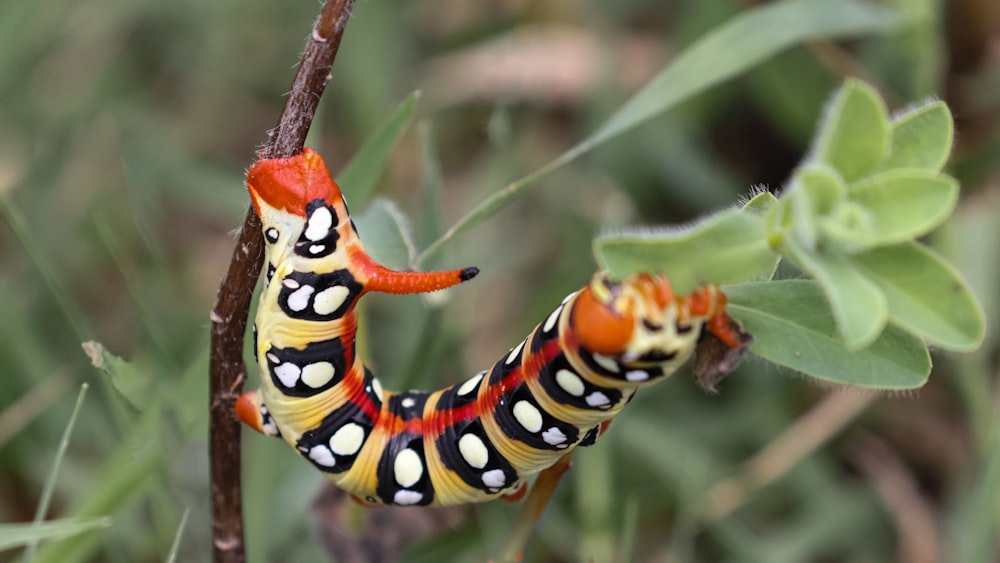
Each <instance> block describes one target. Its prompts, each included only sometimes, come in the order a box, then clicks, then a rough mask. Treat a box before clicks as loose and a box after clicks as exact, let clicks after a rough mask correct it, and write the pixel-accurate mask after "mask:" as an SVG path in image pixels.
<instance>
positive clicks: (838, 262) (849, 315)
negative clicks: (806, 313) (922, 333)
mask: <svg viewBox="0 0 1000 563" xmlns="http://www.w3.org/2000/svg"><path fill="white" fill-rule="evenodd" d="M785 249H786V250H787V252H788V256H789V258H791V259H792V260H794V261H795V263H796V264H798V266H799V267H800V268H802V269H803V270H805V272H806V273H808V274H809V275H810V276H812V277H813V278H814V279H815V280H816V281H817V282H819V285H820V287H822V288H823V293H825V294H826V297H827V300H828V301H829V302H830V308H831V309H832V310H833V316H834V318H835V319H836V320H837V327H838V328H839V330H840V334H841V336H842V337H843V339H844V343H845V344H846V346H847V347H848V348H850V349H852V350H860V349H861V348H864V347H865V346H868V345H869V344H871V343H872V342H873V341H874V340H875V339H876V338H877V337H878V335H879V333H880V332H882V329H883V328H885V324H886V322H887V321H888V319H889V308H888V306H887V305H886V299H885V296H884V295H883V294H882V291H881V290H880V289H879V288H878V286H877V285H875V284H874V283H873V282H872V281H871V280H869V279H868V278H866V277H865V276H864V275H863V274H861V273H860V272H858V270H856V269H855V268H854V267H853V265H852V264H851V263H850V262H848V261H847V259H846V258H844V257H842V256H839V255H831V254H823V253H819V252H808V251H805V250H803V249H802V248H800V247H799V246H798V245H797V244H795V243H794V242H792V241H788V244H787V245H786V247H785Z"/></svg>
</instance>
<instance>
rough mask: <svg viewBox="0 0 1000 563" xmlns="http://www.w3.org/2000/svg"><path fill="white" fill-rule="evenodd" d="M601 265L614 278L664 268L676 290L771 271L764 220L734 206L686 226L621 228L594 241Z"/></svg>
mask: <svg viewBox="0 0 1000 563" xmlns="http://www.w3.org/2000/svg"><path fill="white" fill-rule="evenodd" d="M594 256H595V257H596V258H597V263H598V264H599V265H600V266H601V268H604V269H606V270H608V271H609V272H611V274H612V275H613V276H615V277H620V278H621V277H626V276H628V275H631V274H634V273H636V272H666V273H667V274H668V275H669V276H670V282H671V285H673V287H674V290H675V291H677V292H678V293H686V292H689V291H692V290H694V289H695V288H697V287H698V286H699V285H701V284H702V283H706V282H709V283H736V282H741V281H748V280H753V279H760V278H761V277H762V276H763V275H766V274H767V273H770V272H773V271H774V267H775V264H776V263H777V261H778V256H777V255H776V254H774V253H773V252H771V250H770V248H768V246H767V233H766V229H765V227H764V220H763V219H762V218H761V217H759V216H757V215H753V214H750V213H740V212H739V211H738V210H735V209H731V210H729V211H724V212H722V213H719V214H717V215H713V216H711V217H708V218H707V219H705V220H703V221H701V222H699V223H696V224H695V225H694V226H692V227H690V228H686V229H674V230H660V231H646V232H623V233H615V234H609V235H603V236H600V237H598V238H597V239H595V240H594Z"/></svg>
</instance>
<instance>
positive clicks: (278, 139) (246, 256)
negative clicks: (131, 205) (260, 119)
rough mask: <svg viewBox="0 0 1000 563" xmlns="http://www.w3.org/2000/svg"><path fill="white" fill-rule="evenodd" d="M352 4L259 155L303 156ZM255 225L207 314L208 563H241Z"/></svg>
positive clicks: (250, 224)
mask: <svg viewBox="0 0 1000 563" xmlns="http://www.w3.org/2000/svg"><path fill="white" fill-rule="evenodd" d="M353 4H354V1H353V0H327V1H326V3H325V4H324V5H323V11H322V13H321V14H320V17H319V20H318V21H317V22H316V26H315V27H314V28H313V32H312V36H311V37H310V39H309V44H308V45H307V46H306V51H305V54H304V55H303V56H302V62H301V63H300V64H299V70H298V72H297V73H296V75H295V79H294V80H293V82H292V88H291V91H290V92H289V94H288V98H287V99H286V100H285V106H284V108H283V109H282V111H281V117H280V118H279V119H278V125H277V127H275V128H274V129H273V130H272V131H271V132H270V133H269V135H270V142H269V143H268V146H267V148H266V149H265V151H264V153H263V154H266V155H267V156H268V157H270V158H280V157H287V156H292V155H295V154H298V153H299V152H301V151H302V146H303V144H304V143H305V138H306V134H307V133H308V132H309V126H310V124H311V123H312V119H313V116H314V115H315V114H316V107H317V106H318V105H319V100H320V97H321V96H322V95H323V91H324V89H325V88H326V84H327V82H329V80H330V68H331V66H332V65H333V60H334V58H335V57H336V56H337V49H338V48H339V47H340V39H341V37H343V34H344V29H345V28H346V26H347V20H348V19H349V18H350V14H351V8H352V7H353ZM260 229H261V226H260V220H259V219H258V217H257V215H256V214H255V213H254V211H253V208H250V209H248V210H247V215H246V219H245V220H244V222H243V229H242V230H241V231H240V236H239V240H238V241H237V243H236V249H235V251H234V252H233V257H232V260H231V262H230V263H229V269H228V270H227V271H226V276H225V277H224V278H223V279H222V283H221V285H220V286H219V293H218V295H217V296H216V301H215V307H214V308H213V309H212V313H211V320H212V344H211V346H212V347H211V357H210V360H209V386H210V403H209V448H210V453H209V455H210V462H211V482H212V510H213V513H212V517H213V546H214V557H213V559H214V561H216V562H217V563H222V562H227V563H228V562H242V561H244V560H245V559H246V553H245V551H244V543H243V503H242V499H241V492H240V428H239V423H238V422H237V421H236V419H235V417H234V416H233V403H234V401H235V400H236V397H237V396H239V394H240V391H241V390H242V387H243V381H244V379H245V375H246V366H245V365H244V364H243V336H244V334H245V333H246V328H247V314H248V312H249V310H250V298H251V296H252V295H253V289H254V285H256V283H257V276H258V275H259V274H260V268H261V265H262V263H263V253H262V251H261V232H260Z"/></svg>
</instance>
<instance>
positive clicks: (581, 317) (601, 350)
mask: <svg viewBox="0 0 1000 563" xmlns="http://www.w3.org/2000/svg"><path fill="white" fill-rule="evenodd" d="M572 314H573V319H574V325H575V328H576V334H577V336H578V337H579V339H580V344H582V345H583V346H584V347H585V348H586V349H588V350H590V351H591V352H594V353H597V354H604V355H607V356H612V355H617V354H620V353H622V351H624V350H625V345H626V344H628V341H629V340H630V339H631V338H632V330H633V329H634V328H635V319H634V318H633V317H632V315H631V314H629V313H619V312H617V311H613V310H612V309H611V307H608V306H607V305H605V304H604V303H601V302H600V301H598V300H597V298H595V297H594V294H593V293H592V292H591V289H590V287H585V288H583V289H582V290H581V291H580V294H579V296H577V298H576V302H575V304H574V305H573V312H572Z"/></svg>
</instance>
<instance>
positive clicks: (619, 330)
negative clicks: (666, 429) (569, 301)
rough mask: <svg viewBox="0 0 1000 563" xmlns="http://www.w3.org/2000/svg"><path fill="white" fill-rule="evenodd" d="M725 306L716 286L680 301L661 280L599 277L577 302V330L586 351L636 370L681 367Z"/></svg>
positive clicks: (652, 276) (644, 276) (645, 275)
mask: <svg viewBox="0 0 1000 563" xmlns="http://www.w3.org/2000/svg"><path fill="white" fill-rule="evenodd" d="M724 305H725V296H724V295H723V294H722V292H720V291H719V290H718V288H717V287H715V286H704V287H702V288H701V289H698V290H696V291H695V292H692V293H691V294H690V295H687V296H682V297H676V296H675V295H674V292H673V289H672V288H671V286H670V281H669V280H668V279H667V277H666V276H665V275H662V274H648V273H641V274H634V275H632V276H629V277H628V278H626V279H624V280H621V281H616V280H613V279H611V278H610V277H609V276H608V275H607V273H605V272H598V273H597V274H596V275H595V276H594V277H593V279H592V280H591V282H590V285H588V286H587V287H586V288H585V289H584V290H583V291H582V292H581V293H580V296H579V297H578V298H577V301H576V305H575V307H574V311H573V314H574V327H575V329H576V333H577V336H578V337H579V339H580V343H581V345H582V346H583V347H584V348H586V349H587V350H589V351H591V352H594V353H597V354H601V355H604V356H611V357H614V358H617V359H618V360H619V361H621V362H623V363H626V364H631V365H635V366H644V365H656V364H665V363H674V364H677V365H679V364H681V363H683V362H685V361H686V360H687V359H688V358H689V357H690V355H691V353H692V352H693V351H694V347H695V344H697V341H698V337H699V336H700V334H701V329H702V326H703V325H704V323H705V321H706V320H708V319H709V318H710V317H712V316H713V315H716V314H717V313H718V312H719V311H721V310H722V309H723V307H724Z"/></svg>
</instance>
